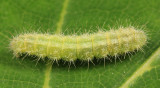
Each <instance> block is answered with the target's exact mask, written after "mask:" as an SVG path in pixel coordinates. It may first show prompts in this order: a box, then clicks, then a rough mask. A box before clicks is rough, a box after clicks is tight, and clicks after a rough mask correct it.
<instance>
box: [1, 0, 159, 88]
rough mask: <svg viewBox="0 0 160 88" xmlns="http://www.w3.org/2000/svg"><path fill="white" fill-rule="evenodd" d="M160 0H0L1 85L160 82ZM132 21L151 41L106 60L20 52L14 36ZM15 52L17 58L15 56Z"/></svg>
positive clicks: (107, 86) (30, 87) (111, 87)
mask: <svg viewBox="0 0 160 88" xmlns="http://www.w3.org/2000/svg"><path fill="white" fill-rule="evenodd" d="M159 5H160V1H158V0H1V1H0V87H2V88H42V87H43V88H49V87H50V88H64V87H65V88H119V87H121V88H128V87H130V88H159V86H160V40H159V38H160V25H159V23H160V16H159V14H160V11H159V9H160V6H159ZM128 25H132V26H135V27H137V28H142V29H144V30H145V31H146V32H147V34H148V42H149V43H147V44H146V46H145V47H144V48H143V51H144V52H141V51H138V52H136V53H131V54H132V55H127V56H125V59H124V56H122V57H119V59H116V61H115V59H114V57H113V58H111V59H112V62H111V61H110V60H106V61H105V67H104V61H103V59H102V60H99V61H97V60H94V61H93V63H94V64H95V65H93V63H92V62H89V67H88V62H81V61H76V62H75V65H76V67H75V66H74V65H73V64H71V65H69V64H70V63H68V62H66V63H65V64H64V62H63V61H60V62H58V64H59V65H57V64H56V63H54V64H53V65H51V64H48V63H47V62H44V61H38V62H37V61H35V60H36V59H37V57H33V56H27V57H25V58H23V57H20V58H16V59H15V57H14V55H13V54H12V52H11V51H10V49H9V48H8V47H9V42H10V39H11V38H12V37H13V36H16V35H19V34H21V33H26V32H38V33H39V32H42V33H54V32H55V33H61V32H62V33H64V34H67V35H70V34H73V33H77V34H82V33H86V32H96V31H98V27H99V28H105V29H106V30H109V29H110V27H111V28H117V27H119V26H128ZM12 58H14V59H12Z"/></svg>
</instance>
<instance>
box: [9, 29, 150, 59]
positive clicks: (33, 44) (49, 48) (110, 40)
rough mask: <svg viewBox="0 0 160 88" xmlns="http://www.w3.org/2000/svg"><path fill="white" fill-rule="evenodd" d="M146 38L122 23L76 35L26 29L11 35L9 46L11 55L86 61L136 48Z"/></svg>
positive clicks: (140, 31)
mask: <svg viewBox="0 0 160 88" xmlns="http://www.w3.org/2000/svg"><path fill="white" fill-rule="evenodd" d="M146 41H147V36H146V34H145V32H144V31H142V30H136V29H135V28H134V27H126V28H119V29H118V30H110V31H99V32H97V33H93V34H83V35H79V36H78V35H67V36H65V35H57V34H55V35H50V34H36V33H33V34H30V33H28V34H23V35H19V36H17V37H14V38H13V39H12V40H11V42H10V48H11V50H13V52H14V54H15V55H19V54H22V53H27V54H28V55H36V56H38V57H40V58H45V57H48V58H49V59H51V60H59V59H63V60H65V61H75V60H77V59H80V60H87V61H88V60H92V59H93V58H94V57H97V58H104V57H106V56H107V55H111V56H116V55H119V54H123V53H127V52H129V51H134V50H139V49H140V48H142V46H143V45H145V44H146Z"/></svg>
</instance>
